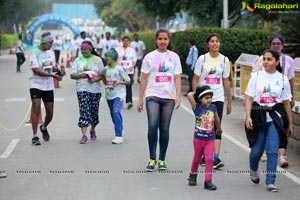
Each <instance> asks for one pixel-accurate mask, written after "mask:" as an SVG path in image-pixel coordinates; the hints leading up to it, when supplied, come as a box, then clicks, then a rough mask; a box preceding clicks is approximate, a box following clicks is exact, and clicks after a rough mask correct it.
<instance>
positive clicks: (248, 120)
mask: <svg viewBox="0 0 300 200" xmlns="http://www.w3.org/2000/svg"><path fill="white" fill-rule="evenodd" d="M252 103H253V97H251V96H248V95H246V99H245V108H246V128H247V129H252V128H253V123H252V118H251V106H252Z"/></svg>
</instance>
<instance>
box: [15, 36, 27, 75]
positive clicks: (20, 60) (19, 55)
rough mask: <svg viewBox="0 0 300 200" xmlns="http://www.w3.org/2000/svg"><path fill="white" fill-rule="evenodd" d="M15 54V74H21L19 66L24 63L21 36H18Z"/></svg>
mask: <svg viewBox="0 0 300 200" xmlns="http://www.w3.org/2000/svg"><path fill="white" fill-rule="evenodd" d="M15 53H16V56H17V72H21V65H22V64H23V63H24V62H25V61H26V59H25V55H24V47H23V44H22V35H19V40H18V42H17V44H16V47H15Z"/></svg>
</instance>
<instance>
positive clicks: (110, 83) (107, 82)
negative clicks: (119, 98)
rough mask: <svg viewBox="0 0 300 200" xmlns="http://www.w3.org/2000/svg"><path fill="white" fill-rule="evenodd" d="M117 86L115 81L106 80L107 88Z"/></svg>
mask: <svg viewBox="0 0 300 200" xmlns="http://www.w3.org/2000/svg"><path fill="white" fill-rule="evenodd" d="M116 84H117V81H116V80H107V81H106V85H107V86H115V85H116Z"/></svg>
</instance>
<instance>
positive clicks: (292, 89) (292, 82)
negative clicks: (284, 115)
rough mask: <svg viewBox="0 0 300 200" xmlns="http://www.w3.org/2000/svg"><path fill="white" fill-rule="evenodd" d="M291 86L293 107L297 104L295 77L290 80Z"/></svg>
mask: <svg viewBox="0 0 300 200" xmlns="http://www.w3.org/2000/svg"><path fill="white" fill-rule="evenodd" d="M289 82H290V87H291V94H292V101H291V108H293V107H294V106H295V99H294V78H292V79H290V80H289Z"/></svg>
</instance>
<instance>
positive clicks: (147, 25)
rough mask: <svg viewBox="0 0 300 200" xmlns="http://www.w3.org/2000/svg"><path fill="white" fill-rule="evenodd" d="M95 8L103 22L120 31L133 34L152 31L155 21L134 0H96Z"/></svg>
mask: <svg viewBox="0 0 300 200" xmlns="http://www.w3.org/2000/svg"><path fill="white" fill-rule="evenodd" d="M95 7H96V9H97V12H98V14H99V15H100V17H101V18H102V20H103V21H104V22H105V23H106V24H107V25H108V26H111V27H117V28H118V29H119V30H120V31H122V32H123V31H124V30H125V28H127V29H128V30H129V31H131V32H136V31H146V30H152V29H153V28H154V26H155V19H154V18H153V17H152V18H151V17H149V16H148V15H147V14H146V13H145V12H144V7H143V5H142V4H140V3H136V2H134V1H132V0H95Z"/></svg>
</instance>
